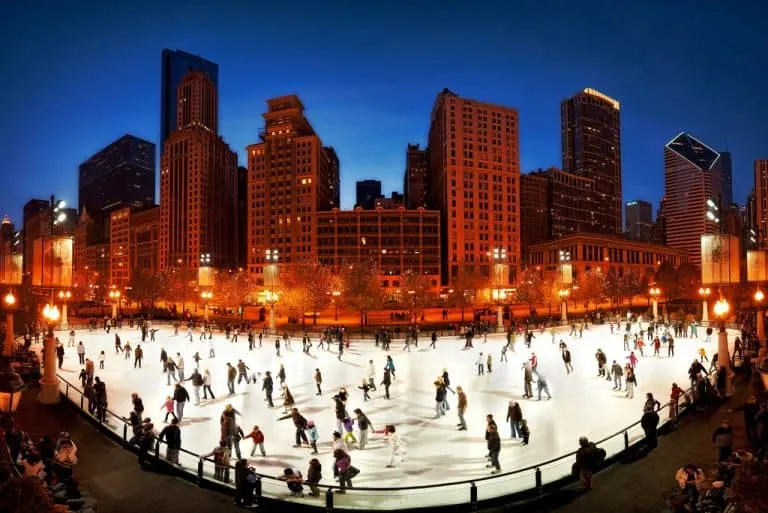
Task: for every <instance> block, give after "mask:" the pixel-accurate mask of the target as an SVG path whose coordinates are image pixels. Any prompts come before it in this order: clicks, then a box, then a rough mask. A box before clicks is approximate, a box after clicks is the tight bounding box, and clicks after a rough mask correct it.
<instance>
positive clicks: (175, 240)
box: [159, 71, 237, 270]
mask: <svg viewBox="0 0 768 513" xmlns="http://www.w3.org/2000/svg"><path fill="white" fill-rule="evenodd" d="M177 99H178V102H177V107H178V109H177V113H176V114H177V115H176V127H177V128H176V130H175V131H174V132H172V133H171V134H170V135H169V136H168V139H167V140H166V142H165V147H164V148H163V156H162V163H161V171H160V258H159V267H160V269H165V268H166V267H169V266H174V267H181V268H182V269H187V270H194V269H197V268H198V267H199V263H200V257H201V255H210V264H211V265H212V266H213V267H218V268H228V269H232V268H235V267H236V266H237V154H236V153H235V152H233V151H232V150H231V149H230V148H229V146H228V145H227V144H226V143H225V142H224V140H223V139H222V138H221V137H219V135H218V134H217V122H218V98H217V91H216V86H215V85H214V83H213V81H212V80H211V79H210V78H209V77H208V75H206V74H204V73H201V72H195V71H193V72H190V73H188V74H187V75H186V76H184V78H183V79H182V80H181V83H180V85H179V87H178V90H177Z"/></svg>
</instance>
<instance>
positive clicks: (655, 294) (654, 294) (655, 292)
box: [648, 287, 661, 321]
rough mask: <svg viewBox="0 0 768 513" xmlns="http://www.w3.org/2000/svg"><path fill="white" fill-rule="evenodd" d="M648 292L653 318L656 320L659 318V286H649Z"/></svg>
mask: <svg viewBox="0 0 768 513" xmlns="http://www.w3.org/2000/svg"><path fill="white" fill-rule="evenodd" d="M648 293H649V294H650V295H651V301H652V302H653V320H654V321H658V320H659V295H660V294H661V289H660V288H659V287H651V289H650V290H649V291H648Z"/></svg>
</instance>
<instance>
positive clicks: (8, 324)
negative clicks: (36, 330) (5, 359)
mask: <svg viewBox="0 0 768 513" xmlns="http://www.w3.org/2000/svg"><path fill="white" fill-rule="evenodd" d="M3 302H4V303H5V340H4V341H3V356H13V351H14V349H15V348H16V343H15V341H14V337H13V312H14V311H15V310H16V296H14V295H13V292H8V294H6V295H5V297H4V298H3Z"/></svg>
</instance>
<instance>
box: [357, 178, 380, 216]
mask: <svg viewBox="0 0 768 513" xmlns="http://www.w3.org/2000/svg"><path fill="white" fill-rule="evenodd" d="M380 197H381V182H380V181H379V180H359V181H357V182H355V206H356V207H360V208H364V209H366V210H373V209H374V208H376V204H375V202H376V198H380Z"/></svg>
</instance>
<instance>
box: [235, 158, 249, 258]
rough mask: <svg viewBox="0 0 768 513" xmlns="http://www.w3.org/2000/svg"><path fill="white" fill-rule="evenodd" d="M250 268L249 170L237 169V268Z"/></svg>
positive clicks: (244, 168)
mask: <svg viewBox="0 0 768 513" xmlns="http://www.w3.org/2000/svg"><path fill="white" fill-rule="evenodd" d="M247 266H248V168H247V167H244V166H238V167H237V267H238V268H242V269H245V268H246V267H247Z"/></svg>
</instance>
